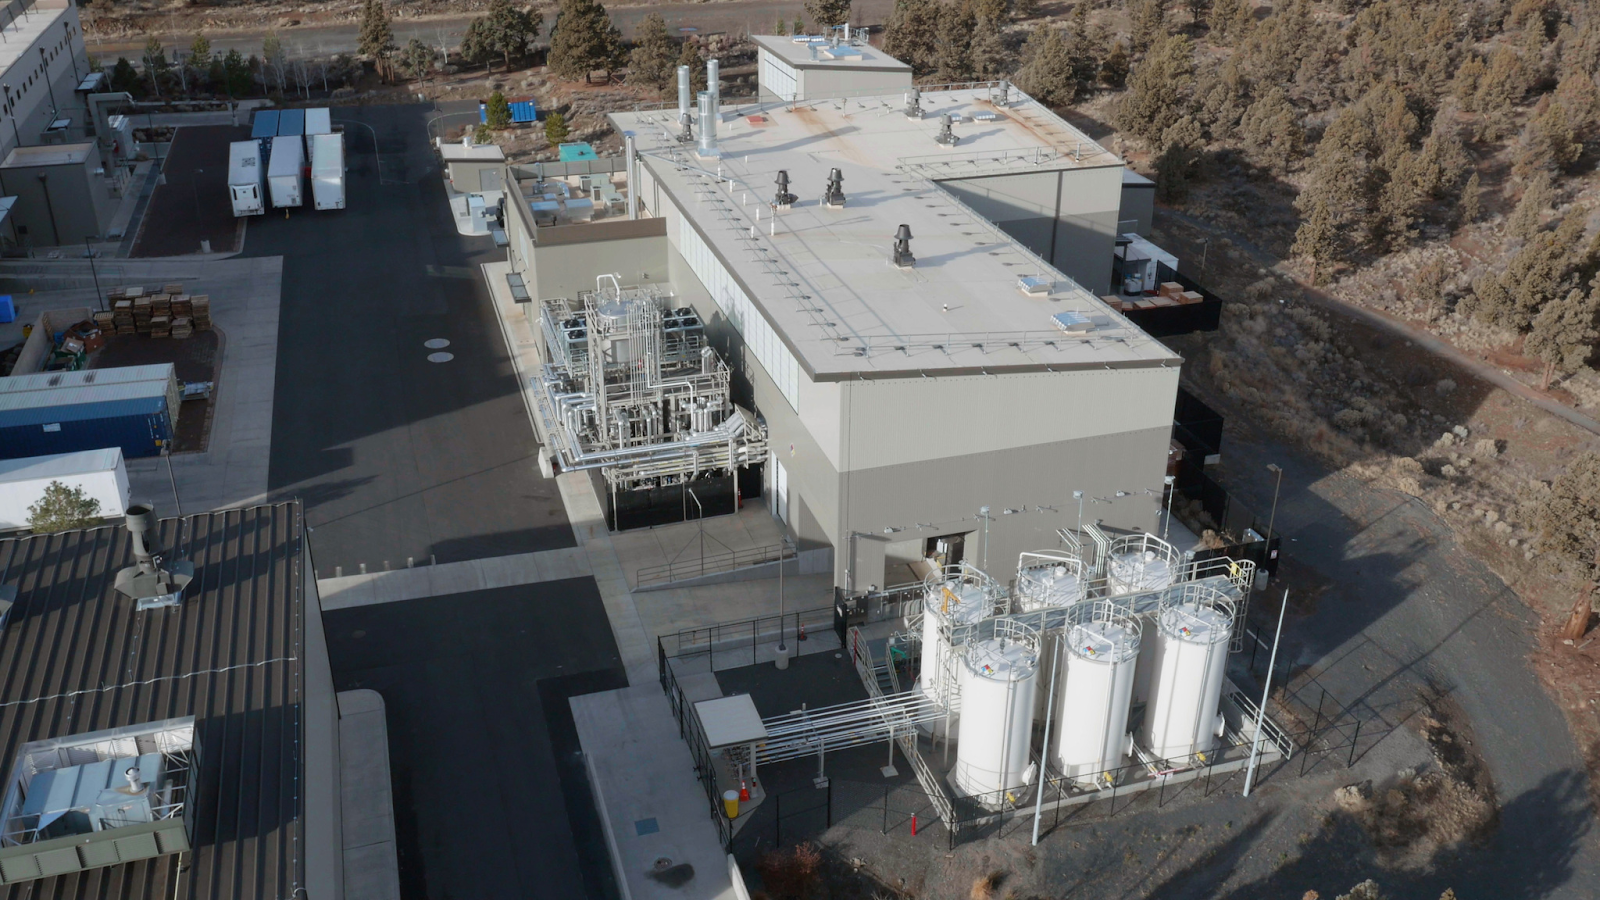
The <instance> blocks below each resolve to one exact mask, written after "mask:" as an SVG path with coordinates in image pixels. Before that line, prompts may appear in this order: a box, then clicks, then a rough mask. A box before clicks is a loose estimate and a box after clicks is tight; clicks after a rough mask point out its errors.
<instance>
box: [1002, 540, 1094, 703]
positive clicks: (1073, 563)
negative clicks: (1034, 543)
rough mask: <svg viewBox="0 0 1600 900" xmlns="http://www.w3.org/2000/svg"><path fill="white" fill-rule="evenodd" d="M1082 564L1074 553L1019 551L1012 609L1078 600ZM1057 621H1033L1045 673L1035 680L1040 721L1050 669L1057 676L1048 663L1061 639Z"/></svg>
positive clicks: (1083, 580) (1083, 587)
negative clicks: (1037, 631)
mask: <svg viewBox="0 0 1600 900" xmlns="http://www.w3.org/2000/svg"><path fill="white" fill-rule="evenodd" d="M1085 568H1086V567H1085V566H1084V564H1083V560H1082V559H1080V558H1079V557H1078V556H1076V555H1074V554H1072V553H1065V552H1062V551H1059V550H1041V551H1037V552H1033V553H1023V554H1020V555H1019V556H1018V557H1017V589H1016V592H1015V599H1016V604H1015V605H1014V606H1013V607H1012V609H1013V611H1015V612H1019V613H1029V612H1037V611H1039V610H1043V609H1063V608H1067V607H1071V606H1074V605H1076V604H1078V603H1082V602H1083V600H1084V598H1085V597H1086V596H1087V595H1088V590H1087V586H1088V579H1087V577H1086V576H1085V571H1084V570H1085ZM1060 621H1061V620H1060V619H1059V618H1057V617H1055V616H1050V617H1048V621H1047V622H1040V623H1036V624H1039V626H1040V631H1041V633H1042V635H1043V636H1042V638H1041V639H1040V641H1039V658H1040V659H1042V660H1044V664H1043V665H1041V666H1040V668H1041V669H1042V670H1044V672H1045V673H1046V674H1045V675H1044V676H1043V677H1042V678H1041V680H1040V682H1039V689H1038V690H1037V691H1035V692H1034V707H1033V719H1034V721H1035V722H1040V723H1042V722H1044V720H1045V714H1044V711H1045V709H1044V708H1045V706H1047V705H1048V704H1049V703H1050V696H1051V687H1050V681H1049V679H1050V678H1051V677H1052V676H1051V674H1050V673H1051V672H1052V671H1053V672H1054V676H1053V677H1054V678H1056V679H1057V680H1058V681H1059V679H1060V678H1061V672H1060V671H1059V669H1058V668H1057V667H1055V666H1052V664H1051V663H1050V660H1053V659H1055V658H1056V645H1057V644H1058V643H1059V642H1060V640H1061V631H1060V624H1059V623H1060ZM1058 692H1059V690H1058Z"/></svg>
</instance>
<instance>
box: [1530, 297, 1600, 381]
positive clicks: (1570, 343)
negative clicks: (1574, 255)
mask: <svg viewBox="0 0 1600 900" xmlns="http://www.w3.org/2000/svg"><path fill="white" fill-rule="evenodd" d="M1597 324H1600V286H1597V285H1596V284H1595V283H1593V282H1591V284H1590V286H1589V290H1588V291H1582V290H1579V289H1577V288H1574V289H1572V290H1570V291H1568V292H1567V293H1566V295H1565V296H1563V297H1561V298H1560V299H1557V300H1552V301H1551V302H1549V303H1546V304H1545V306H1544V308H1543V309H1541V310H1539V313H1538V315H1536V316H1534V317H1533V323H1532V325H1531V326H1530V327H1529V330H1528V336H1527V337H1526V338H1525V339H1524V340H1523V343H1522V351H1523V353H1525V354H1527V355H1529V356H1534V357H1537V358H1538V359H1540V360H1542V361H1543V362H1544V381H1543V384H1542V385H1541V389H1542V390H1548V389H1549V388H1550V379H1552V378H1554V377H1555V374H1556V373H1557V372H1561V373H1562V374H1565V375H1575V374H1577V373H1578V372H1579V371H1581V370H1582V369H1584V368H1585V367H1586V366H1587V365H1588V362H1589V358H1590V356H1592V355H1593V354H1594V349H1595V343H1596V341H1600V328H1597V327H1596V325H1597Z"/></svg>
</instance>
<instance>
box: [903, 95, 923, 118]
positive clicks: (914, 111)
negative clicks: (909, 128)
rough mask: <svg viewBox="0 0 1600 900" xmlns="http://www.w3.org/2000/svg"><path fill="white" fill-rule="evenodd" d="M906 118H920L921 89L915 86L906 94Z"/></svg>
mask: <svg viewBox="0 0 1600 900" xmlns="http://www.w3.org/2000/svg"><path fill="white" fill-rule="evenodd" d="M906 118H908V119H920V118H922V91H920V90H918V89H916V88H912V89H911V91H910V92H909V93H907V94H906Z"/></svg>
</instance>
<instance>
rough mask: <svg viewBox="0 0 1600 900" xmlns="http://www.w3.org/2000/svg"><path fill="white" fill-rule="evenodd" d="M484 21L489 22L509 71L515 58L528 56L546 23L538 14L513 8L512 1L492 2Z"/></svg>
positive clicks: (492, 34)
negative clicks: (542, 26)
mask: <svg viewBox="0 0 1600 900" xmlns="http://www.w3.org/2000/svg"><path fill="white" fill-rule="evenodd" d="M484 19H485V20H486V21H487V22H488V26H487V27H488V29H489V36H490V38H491V39H492V40H493V42H494V46H495V49H496V50H497V51H498V52H499V53H500V55H501V57H503V58H504V59H505V64H506V69H507V70H509V69H510V68H511V58H512V57H513V56H516V57H521V56H526V55H527V53H528V45H529V44H531V43H532V42H533V40H534V39H535V38H537V37H538V36H539V28H540V26H541V24H542V23H543V21H544V19H543V17H542V16H540V15H538V14H535V13H530V12H529V11H528V10H526V9H522V8H519V7H516V6H512V5H511V0H491V2H490V4H489V12H488V15H486V16H485V17H484Z"/></svg>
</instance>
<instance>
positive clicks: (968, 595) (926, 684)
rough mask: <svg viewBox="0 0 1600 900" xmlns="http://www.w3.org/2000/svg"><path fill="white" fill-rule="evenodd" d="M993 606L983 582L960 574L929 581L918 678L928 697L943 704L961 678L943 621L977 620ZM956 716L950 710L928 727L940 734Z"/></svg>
mask: <svg viewBox="0 0 1600 900" xmlns="http://www.w3.org/2000/svg"><path fill="white" fill-rule="evenodd" d="M993 606H994V592H993V591H992V590H991V589H990V587H989V585H986V584H984V583H983V582H980V581H973V580H966V579H962V578H959V577H953V578H949V579H946V580H943V581H931V580H930V582H929V584H928V587H927V589H926V591H925V593H924V595H923V598H922V674H921V675H920V676H918V681H917V684H918V688H919V689H920V690H921V691H922V693H923V695H924V696H926V697H927V698H928V699H929V700H932V701H934V702H935V703H939V704H941V705H942V704H944V702H945V696H944V695H945V694H946V693H948V692H949V690H951V689H954V688H955V687H956V681H955V680H956V679H958V678H960V677H961V673H960V670H959V668H958V666H959V663H958V662H957V661H955V660H952V659H950V658H949V654H950V647H949V645H948V644H947V643H946V641H945V631H946V628H945V625H946V623H948V625H949V626H951V627H958V626H961V625H971V624H973V623H975V622H980V621H982V620H983V619H984V618H985V617H987V616H988V615H989V614H990V613H991V612H992V611H993ZM959 717H960V716H959V714H958V713H952V714H951V715H950V716H949V719H948V721H943V720H941V721H937V722H935V723H933V725H932V726H930V727H931V728H932V730H933V733H934V734H935V735H938V736H940V737H943V736H945V735H946V734H947V733H948V731H947V730H946V729H947V727H948V728H953V727H955V724H956V720H957V719H958V718H959Z"/></svg>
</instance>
